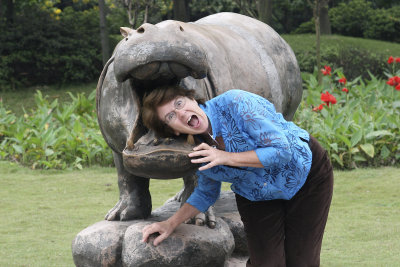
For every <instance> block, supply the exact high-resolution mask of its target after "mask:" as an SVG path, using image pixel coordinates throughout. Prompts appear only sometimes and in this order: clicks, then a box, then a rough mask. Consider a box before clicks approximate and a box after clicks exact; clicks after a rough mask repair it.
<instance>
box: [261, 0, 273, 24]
mask: <svg viewBox="0 0 400 267" xmlns="http://www.w3.org/2000/svg"><path fill="white" fill-rule="evenodd" d="M273 3H274V1H273V0H258V3H257V9H258V19H259V20H261V21H262V22H265V23H266V24H268V25H270V24H271V23H272V5H273Z"/></svg>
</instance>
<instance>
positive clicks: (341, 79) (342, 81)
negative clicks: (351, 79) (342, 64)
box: [339, 77, 347, 84]
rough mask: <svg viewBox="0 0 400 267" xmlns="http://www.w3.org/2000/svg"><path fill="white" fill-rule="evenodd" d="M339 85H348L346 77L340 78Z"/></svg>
mask: <svg viewBox="0 0 400 267" xmlns="http://www.w3.org/2000/svg"><path fill="white" fill-rule="evenodd" d="M339 83H343V84H346V83H347V80H346V77H343V78H340V79H339Z"/></svg>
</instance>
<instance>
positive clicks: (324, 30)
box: [319, 0, 332, 35]
mask: <svg viewBox="0 0 400 267" xmlns="http://www.w3.org/2000/svg"><path fill="white" fill-rule="evenodd" d="M328 2H329V0H321V3H320V13H319V17H320V30H321V34H329V35H330V34H332V30H331V22H330V20H329V16H328Z"/></svg>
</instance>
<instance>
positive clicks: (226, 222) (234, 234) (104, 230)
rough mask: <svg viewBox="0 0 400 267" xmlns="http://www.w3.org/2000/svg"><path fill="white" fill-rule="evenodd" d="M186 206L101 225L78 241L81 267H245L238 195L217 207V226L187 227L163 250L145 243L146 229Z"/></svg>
mask: <svg viewBox="0 0 400 267" xmlns="http://www.w3.org/2000/svg"><path fill="white" fill-rule="evenodd" d="M179 207H180V202H177V201H174V200H172V199H171V200H169V201H167V202H166V203H165V204H164V205H163V206H162V207H160V208H158V209H157V210H155V211H153V212H152V215H151V217H150V218H148V219H146V220H132V221H127V222H120V221H111V222H110V221H101V222H98V223H95V224H93V225H91V226H89V227H88V228H86V229H84V230H82V231H81V232H80V233H79V234H78V235H77V236H76V237H75V239H74V241H73V242H72V255H73V259H74V263H75V265H76V266H79V267H80V266H96V267H97V266H135V267H136V266H137V267H139V266H149V267H150V266H151V267H156V266H208V267H209V266H213V267H214V266H225V267H228V266H229V267H233V266H235V267H236V266H245V262H246V260H247V256H246V255H247V254H248V253H247V243H246V238H245V234H244V230H243V224H242V222H241V220H240V216H239V214H238V212H237V207H236V201H235V196H234V194H233V193H232V192H222V193H221V197H220V199H219V200H218V201H217V203H216V204H215V212H216V216H217V226H216V227H215V229H210V228H208V227H207V226H196V225H192V224H181V225H180V226H178V227H177V228H176V230H175V231H174V233H173V234H171V236H169V237H168V238H167V239H166V240H164V241H163V242H162V243H161V244H160V245H158V246H157V247H155V246H153V245H152V241H153V240H154V237H150V242H148V243H143V242H142V241H141V240H142V229H143V227H144V226H145V225H148V224H151V223H153V222H158V221H162V220H165V219H167V218H169V217H170V216H171V215H172V214H173V213H175V211H176V210H177V209H179Z"/></svg>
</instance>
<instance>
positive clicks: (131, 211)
mask: <svg viewBox="0 0 400 267" xmlns="http://www.w3.org/2000/svg"><path fill="white" fill-rule="evenodd" d="M137 199H138V197H137V196H136V195H135V194H133V193H131V194H128V195H125V196H121V197H120V199H119V201H118V202H117V204H115V206H114V207H113V208H112V209H110V210H109V211H108V213H107V214H106V216H105V220H107V221H118V220H120V221H129V220H133V219H145V218H147V217H149V216H150V213H151V199H150V194H149V202H148V203H150V204H149V205H143V206H140V205H137V204H136V205H135V203H137V202H138V201H137ZM145 202H146V201H145Z"/></svg>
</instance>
